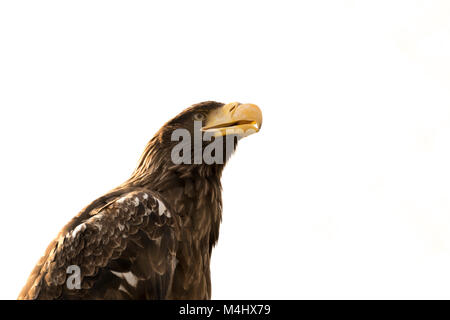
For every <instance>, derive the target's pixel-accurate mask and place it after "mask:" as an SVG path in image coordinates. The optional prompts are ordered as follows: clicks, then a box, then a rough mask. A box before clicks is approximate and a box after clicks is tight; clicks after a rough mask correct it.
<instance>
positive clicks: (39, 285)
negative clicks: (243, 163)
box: [18, 101, 262, 300]
mask: <svg viewBox="0 0 450 320" xmlns="http://www.w3.org/2000/svg"><path fill="white" fill-rule="evenodd" d="M261 125H262V113H261V110H260V109H259V107H258V106H256V105H254V104H249V103H246V104H241V103H238V102H233V103H228V104H224V103H219V102H215V101H206V102H201V103H198V104H194V105H192V106H190V107H188V108H187V109H185V110H184V111H182V112H181V113H180V114H179V115H177V116H176V117H174V118H173V119H171V120H170V121H168V122H167V123H166V124H164V126H163V127H162V128H161V129H160V130H159V131H158V132H157V133H156V134H155V136H154V137H153V138H152V139H151V140H150V141H149V142H148V144H147V146H146V148H145V150H144V152H143V154H142V156H141V158H140V160H139V162H138V165H137V168H136V169H135V170H134V172H133V173H132V175H131V177H130V178H129V179H128V180H127V181H125V182H124V183H122V184H121V185H119V186H118V187H116V188H115V189H112V190H111V191H110V192H108V193H106V194H105V195H103V196H101V197H99V198H98V199H96V200H95V201H93V202H91V203H90V204H89V205H88V206H86V207H85V208H84V209H83V210H81V212H80V213H78V215H76V216H75V217H74V218H73V219H72V220H71V221H70V222H69V223H68V224H67V225H66V226H64V228H63V229H62V230H61V231H60V232H59V234H58V236H57V237H56V238H55V239H54V240H53V241H52V242H51V243H50V244H49V246H48V247H47V249H46V251H45V254H44V255H43V256H42V258H41V259H40V260H39V261H38V263H37V264H36V266H35V267H34V269H33V271H32V272H31V274H30V276H29V277H28V280H27V282H26V284H25V286H24V287H23V289H22V291H21V292H20V294H19V297H18V299H20V300H35V299H42V300H60V299H61V300H65V299H69V300H72V299H77V300H79V299H88V300H91V299H95V300H97V299H108V300H113V299H114V300H115V299H139V300H147V299H202V300H203V299H211V277H210V260H211V252H212V249H213V247H214V245H215V244H216V243H217V240H218V237H219V227H220V223H221V219H222V197H221V191H222V187H221V183H220V178H221V175H222V171H223V168H224V166H225V164H226V162H227V160H228V159H229V157H230V154H231V153H232V152H234V150H235V148H236V146H237V143H238V141H239V140H240V139H241V138H243V137H246V136H248V135H250V134H252V133H255V132H258V131H259V130H260V129H261ZM207 136H208V137H207ZM199 137H200V139H199ZM181 138H183V139H181ZM213 144H214V148H213V147H211V146H212V145H213ZM228 149H231V150H228ZM224 150H226V151H224ZM222 153H223V154H222ZM211 160H213V161H211Z"/></svg>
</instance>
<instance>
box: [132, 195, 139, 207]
mask: <svg viewBox="0 0 450 320" xmlns="http://www.w3.org/2000/svg"><path fill="white" fill-rule="evenodd" d="M133 204H134V206H135V207H137V206H138V205H139V198H138V197H136V198H134V201H133Z"/></svg>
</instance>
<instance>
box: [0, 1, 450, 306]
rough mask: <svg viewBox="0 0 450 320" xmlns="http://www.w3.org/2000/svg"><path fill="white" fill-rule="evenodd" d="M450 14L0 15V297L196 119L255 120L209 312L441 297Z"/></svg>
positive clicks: (151, 8) (319, 10) (263, 7)
mask: <svg viewBox="0 0 450 320" xmlns="http://www.w3.org/2000/svg"><path fill="white" fill-rule="evenodd" d="M449 14H450V4H449V3H448V1H425V0H423V1H412V0H407V1H350V0H348V1H270V2H269V1H242V0H240V1H226V2H225V1H221V2H216V1H164V2H162V1H159V2H158V4H156V2H155V3H150V2H148V1H92V0H90V1H70V2H69V1H39V2H37V1H2V2H1V4H0V46H1V48H0V108H1V113H0V146H1V157H0V197H1V198H0V200H1V206H0V217H1V231H0V249H1V264H0V298H8V299H14V298H16V297H17V294H18V292H19V291H20V289H21V287H22V286H23V285H24V284H25V282H26V278H27V277H28V275H29V272H30V271H31V269H32V267H33V266H34V264H35V263H36V262H37V260H38V258H39V257H40V256H41V255H42V254H43V252H44V249H45V247H46V246H47V244H48V243H49V242H50V240H51V239H52V238H53V237H54V236H56V234H57V232H58V231H59V229H60V228H61V227H62V226H63V225H64V224H65V223H66V222H67V221H68V220H69V219H70V218H71V217H73V216H74V215H75V214H76V213H77V212H78V211H79V210H81V209H82V208H83V207H84V206H85V205H87V204H88V203H89V202H91V201H92V200H94V199H95V198H97V197H98V196H100V195H102V194H103V193H104V192H106V191H108V190H110V189H111V188H113V187H115V186H117V185H118V184H120V183H121V182H123V181H124V180H125V179H126V178H128V176H129V175H130V174H131V172H132V170H133V169H134V167H135V165H136V163H137V160H138V158H139V156H140V153H141V152H142V151H143V148H144V146H145V144H146V143H147V141H148V140H149V139H150V138H151V137H152V136H153V134H154V133H155V132H156V131H157V129H158V128H159V127H160V126H161V125H162V124H163V123H164V122H165V121H167V120H168V119H170V118H171V117H173V116H175V115H176V114H177V113H178V112H180V111H181V110H182V109H183V108H185V107H187V106H189V105H190V104H193V103H196V102H200V101H204V100H217V101H221V102H232V101H240V102H251V103H256V104H258V105H259V106H260V107H261V109H262V110H263V114H264V124H263V127H262V131H261V132H260V133H259V134H255V135H252V136H250V137H249V138H246V139H244V140H243V141H242V142H241V143H240V145H239V147H238V150H237V152H236V154H235V155H234V156H233V158H232V159H231V161H230V163H229V165H228V166H227V168H226V169H225V172H224V176H223V180H222V182H223V188H224V193H223V198H224V215H223V223H222V227H221V234H220V239H219V244H218V246H217V247H216V249H215V250H214V252H213V261H212V284H213V298H215V299H227V298H237V299H241V298H249V299H253V298H254V299H259V298H264V299H279V298H287V299H302V298H307V299H312V298H342V299H347V298H362V299H364V298H388V299H390V298H450V272H449V270H450V230H449V228H450V91H449V88H450V59H449V55H450V20H449Z"/></svg>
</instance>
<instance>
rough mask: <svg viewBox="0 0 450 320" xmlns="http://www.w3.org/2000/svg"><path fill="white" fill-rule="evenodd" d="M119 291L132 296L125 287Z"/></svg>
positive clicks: (121, 287) (121, 286)
mask: <svg viewBox="0 0 450 320" xmlns="http://www.w3.org/2000/svg"><path fill="white" fill-rule="evenodd" d="M119 291H122V292H125V293H126V294H128V295H130V296H131V294H130V293H129V292H128V290H127V289H126V288H125V287H124V286H123V285H120V286H119Z"/></svg>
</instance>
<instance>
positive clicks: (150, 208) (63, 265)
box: [19, 190, 178, 299]
mask: <svg viewBox="0 0 450 320" xmlns="http://www.w3.org/2000/svg"><path fill="white" fill-rule="evenodd" d="M93 213H94V215H85V216H86V217H85V219H79V221H78V222H79V223H77V224H73V225H72V226H71V228H70V229H69V230H67V231H66V232H65V233H64V234H60V235H59V236H58V237H57V239H55V240H54V241H53V242H52V243H51V244H50V245H49V247H48V248H47V252H46V254H45V255H44V257H43V258H41V260H40V261H39V262H38V264H37V265H36V267H35V269H34V270H33V272H32V274H31V276H30V277H29V279H28V282H27V284H26V285H25V287H24V289H23V290H22V292H21V293H20V295H19V299H132V298H135V299H148V298H159V299H162V298H165V297H166V296H167V295H168V294H169V291H170V286H171V281H172V277H173V272H174V269H175V264H176V257H175V254H176V247H177V235H178V223H177V219H176V217H174V216H173V215H172V213H171V211H170V210H169V209H168V208H167V205H166V204H165V203H164V201H163V200H162V198H161V197H160V196H159V195H156V194H155V193H153V192H150V191H147V190H138V191H131V192H128V193H126V194H121V195H120V196H118V197H115V199H113V200H111V201H110V202H109V203H108V204H107V205H105V206H103V207H102V208H100V210H97V211H93ZM77 270H78V272H79V274H78V277H79V282H78V284H79V285H78V287H77V286H76V284H77V281H74V283H75V286H74V285H73V283H72V285H69V283H68V280H69V279H70V278H71V274H72V271H77ZM75 280H77V279H75Z"/></svg>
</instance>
